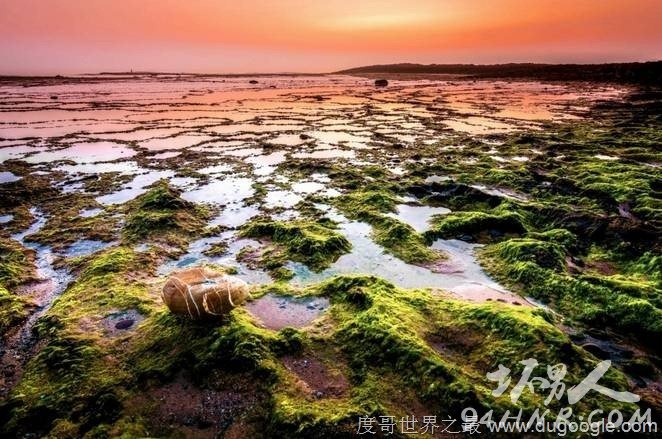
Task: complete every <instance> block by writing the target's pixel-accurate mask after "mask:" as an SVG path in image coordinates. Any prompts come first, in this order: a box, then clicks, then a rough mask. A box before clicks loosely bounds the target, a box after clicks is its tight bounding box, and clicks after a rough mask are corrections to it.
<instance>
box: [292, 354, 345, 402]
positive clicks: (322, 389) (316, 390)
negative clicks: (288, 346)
mask: <svg viewBox="0 0 662 439" xmlns="http://www.w3.org/2000/svg"><path fill="white" fill-rule="evenodd" d="M281 360H282V361H283V364H284V365H285V367H286V368H287V369H288V370H289V371H290V372H291V373H293V374H295V375H296V376H297V378H298V379H299V380H300V383H301V384H302V387H303V390H304V391H305V392H306V393H309V394H312V395H313V396H314V397H315V398H337V397H341V396H343V395H345V394H346V393H347V390H348V389H349V383H348V382H347V379H346V378H345V376H344V375H342V374H341V373H339V372H335V373H332V372H331V371H330V370H329V368H328V367H326V366H325V365H324V364H323V363H322V362H321V361H319V360H318V359H317V358H314V357H293V356H290V355H286V356H284V357H283V358H281Z"/></svg>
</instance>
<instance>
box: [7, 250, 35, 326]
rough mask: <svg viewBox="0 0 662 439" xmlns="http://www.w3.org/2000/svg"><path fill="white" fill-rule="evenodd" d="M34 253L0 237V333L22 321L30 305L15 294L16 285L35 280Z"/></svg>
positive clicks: (26, 315)
mask: <svg viewBox="0 0 662 439" xmlns="http://www.w3.org/2000/svg"><path fill="white" fill-rule="evenodd" d="M33 261H34V254H33V253H32V252H31V251H28V250H26V249H24V248H23V247H22V246H21V245H20V244H19V243H18V242H16V241H14V240H12V239H5V238H2V237H0V335H2V334H4V333H5V332H6V331H7V330H9V329H11V328H13V327H15V326H16V325H17V324H19V323H20V322H22V321H24V320H25V319H26V318H27V317H28V315H29V313H30V308H31V307H32V302H31V301H30V300H29V299H27V298H26V297H23V296H19V295H17V294H15V290H16V288H17V287H18V286H20V285H22V284H25V283H26V282H29V281H32V280H35V278H36V272H35V269H34V263H33Z"/></svg>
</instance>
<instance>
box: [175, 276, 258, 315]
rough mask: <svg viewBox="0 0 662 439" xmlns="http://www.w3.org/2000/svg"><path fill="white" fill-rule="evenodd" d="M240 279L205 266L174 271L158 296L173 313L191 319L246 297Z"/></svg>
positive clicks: (228, 308) (229, 307) (227, 309)
mask: <svg viewBox="0 0 662 439" xmlns="http://www.w3.org/2000/svg"><path fill="white" fill-rule="evenodd" d="M249 294H250V292H249V287H248V284H247V283H246V282H244V281H243V280H241V279H239V278H237V277H234V276H229V275H227V274H223V273H219V272H216V271H214V270H211V269H209V268H206V267H204V268H203V267H197V268H190V269H187V270H183V271H180V272H177V273H174V274H172V275H171V276H170V278H169V279H168V281H167V282H166V283H165V285H164V286H163V291H162V297H163V301H164V302H165V304H166V305H167V306H168V308H169V309H170V311H172V312H173V313H174V314H179V315H185V316H188V317H190V318H192V319H213V318H218V317H220V316H223V315H225V314H227V313H229V312H230V311H232V309H234V308H235V307H237V306H238V305H240V304H241V303H243V302H244V301H245V300H246V298H248V296H249Z"/></svg>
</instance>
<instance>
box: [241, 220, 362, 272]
mask: <svg viewBox="0 0 662 439" xmlns="http://www.w3.org/2000/svg"><path fill="white" fill-rule="evenodd" d="M334 229H335V224H334V223H332V222H330V221H326V222H313V221H305V220H297V221H291V222H282V221H271V220H267V219H256V220H254V221H251V222H250V223H248V224H246V225H245V226H243V227H242V229H241V235H242V236H245V237H250V238H268V239H270V240H271V241H273V242H275V243H277V244H280V245H282V246H283V247H284V248H285V252H286V255H287V257H288V258H289V259H291V260H293V261H297V262H301V263H303V264H306V265H307V266H309V267H310V268H311V269H312V270H316V271H320V270H323V269H324V268H326V267H328V266H329V265H331V264H332V263H333V262H335V261H336V260H337V259H338V258H339V257H340V256H341V255H342V254H344V253H347V252H348V251H349V250H350V249H351V247H352V245H351V243H350V242H349V241H348V240H347V238H345V237H344V236H342V235H341V234H340V233H338V232H336V231H335V230H334Z"/></svg>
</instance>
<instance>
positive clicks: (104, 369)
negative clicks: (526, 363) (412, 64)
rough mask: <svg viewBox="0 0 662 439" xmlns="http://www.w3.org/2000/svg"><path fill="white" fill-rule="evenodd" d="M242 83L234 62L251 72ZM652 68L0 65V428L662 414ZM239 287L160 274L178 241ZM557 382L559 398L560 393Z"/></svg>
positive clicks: (279, 430)
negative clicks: (209, 312)
mask: <svg viewBox="0 0 662 439" xmlns="http://www.w3.org/2000/svg"><path fill="white" fill-rule="evenodd" d="M249 79H252V80H253V81H257V83H251V82H252V81H249ZM661 144H662V93H661V92H660V90H659V89H656V88H654V87H653V88H651V87H646V88H644V87H637V86H634V85H619V84H613V83H600V82H582V81H573V82H560V81H555V82H539V81H533V80H507V79H504V80H489V79H485V80H463V79H461V78H460V79H457V78H456V79H444V78H443V77H435V76H431V77H429V78H423V77H421V78H416V79H409V80H408V79H406V78H403V79H400V80H397V79H396V80H390V81H389V84H388V86H386V87H375V85H374V81H373V80H372V79H367V78H362V77H359V76H349V75H315V76H312V75H311V76H305V75H299V76H285V75H279V76H269V75H265V76H255V77H251V78H248V77H242V76H237V77H223V76H213V75H204V76H199V75H166V74H163V75H156V74H149V75H128V74H127V75H124V76H122V75H96V76H90V75H86V76H81V77H72V78H33V79H21V78H15V79H5V80H3V81H1V82H0V337H1V341H0V428H1V429H2V430H1V431H0V435H6V436H7V437H54V438H69V437H71V438H75V437H86V438H104V437H119V436H121V437H127V438H128V437H192V438H198V437H211V438H213V437H228V438H242V437H268V438H274V437H283V438H291V437H310V438H319V437H339V438H340V437H352V436H353V435H354V434H355V433H356V423H357V419H358V417H359V416H365V415H369V416H375V417H379V416H396V417H400V416H407V415H421V416H422V415H437V416H439V418H440V419H441V417H444V416H455V417H458V418H459V414H460V413H461V412H462V410H463V409H464V408H466V407H469V406H471V407H474V408H476V409H481V410H483V412H485V411H487V410H489V409H493V410H495V412H500V413H503V412H505V411H506V410H511V411H512V410H519V409H522V410H523V411H524V413H526V414H531V413H533V412H534V410H535V409H536V408H540V407H544V406H543V400H544V399H545V394H544V393H542V392H539V393H533V392H525V393H524V394H523V395H522V397H521V398H520V399H519V400H518V401H517V402H511V400H510V399H509V398H508V397H507V396H506V397H502V398H498V397H495V396H493V395H492V393H491V391H492V389H494V388H495V387H496V385H495V383H493V382H490V381H489V380H488V379H487V377H486V374H487V373H488V372H492V371H495V370H497V368H498V366H499V365H500V364H502V365H504V366H507V367H509V368H512V369H513V370H515V371H521V368H522V367H521V365H520V364H519V361H521V360H524V359H526V358H536V359H537V360H538V361H539V362H540V364H541V365H548V364H549V365H553V364H557V363H564V364H566V365H567V375H566V378H565V382H566V383H567V385H568V386H570V385H573V384H577V383H578V382H580V381H581V380H582V379H583V378H584V377H585V376H586V375H587V374H588V373H589V372H590V371H591V370H593V369H594V368H595V366H596V365H597V364H598V363H599V362H600V361H602V360H605V359H609V360H611V361H612V367H611V369H609V371H608V373H607V374H605V376H604V377H603V378H602V380H601V384H603V385H605V386H607V387H609V388H612V389H616V390H621V391H625V390H627V391H630V392H633V393H636V394H637V395H639V396H640V397H641V401H640V402H639V404H638V405H634V404H629V403H622V402H617V401H614V400H613V399H610V398H609V397H607V396H605V395H602V394H600V393H597V392H592V393H589V394H588V395H587V396H586V397H585V398H584V399H582V400H581V402H579V403H578V404H576V405H575V406H574V407H573V409H574V410H575V412H576V413H579V414H582V413H586V414H587V413H589V412H591V411H592V410H594V409H601V410H604V412H605V413H608V411H609V410H611V409H619V410H622V411H623V413H632V412H634V411H635V410H636V409H637V408H641V409H642V411H643V410H645V409H647V408H650V409H651V410H652V413H653V417H654V418H656V419H657V420H659V419H660V417H659V415H660V410H661V409H662V398H661V396H660V389H661V388H662V381H661V376H660V367H662V366H661V362H660V350H659V339H660V337H661V336H662V309H661V307H662V253H661V250H662V240H661V239H660V237H661V234H660V232H661V227H662V170H661V167H662V149H661V147H660V145H661ZM201 265H204V266H209V267H213V268H214V269H217V270H220V271H223V272H227V273H231V274H233V275H235V276H237V277H239V278H241V279H243V280H245V281H246V282H248V283H249V284H250V285H251V288H252V299H251V300H250V301H249V302H248V303H247V304H246V306H240V307H237V308H236V309H234V310H233V311H232V312H231V313H230V315H228V316H227V317H225V318H223V319H222V320H221V321H214V322H199V321H192V320H189V319H187V318H183V317H178V316H175V315H173V314H172V313H171V312H170V311H169V310H168V308H167V307H166V306H165V305H164V303H163V301H162V300H161V296H160V292H161V288H162V287H163V285H164V283H165V282H166V280H167V279H168V276H169V274H171V273H173V272H176V271H177V270H181V269H184V268H189V267H194V266H201ZM541 367H542V366H541ZM566 405H567V401H553V402H552V403H551V404H550V405H549V406H548V407H547V408H551V409H552V410H557V411H558V409H560V408H562V407H564V406H566Z"/></svg>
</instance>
